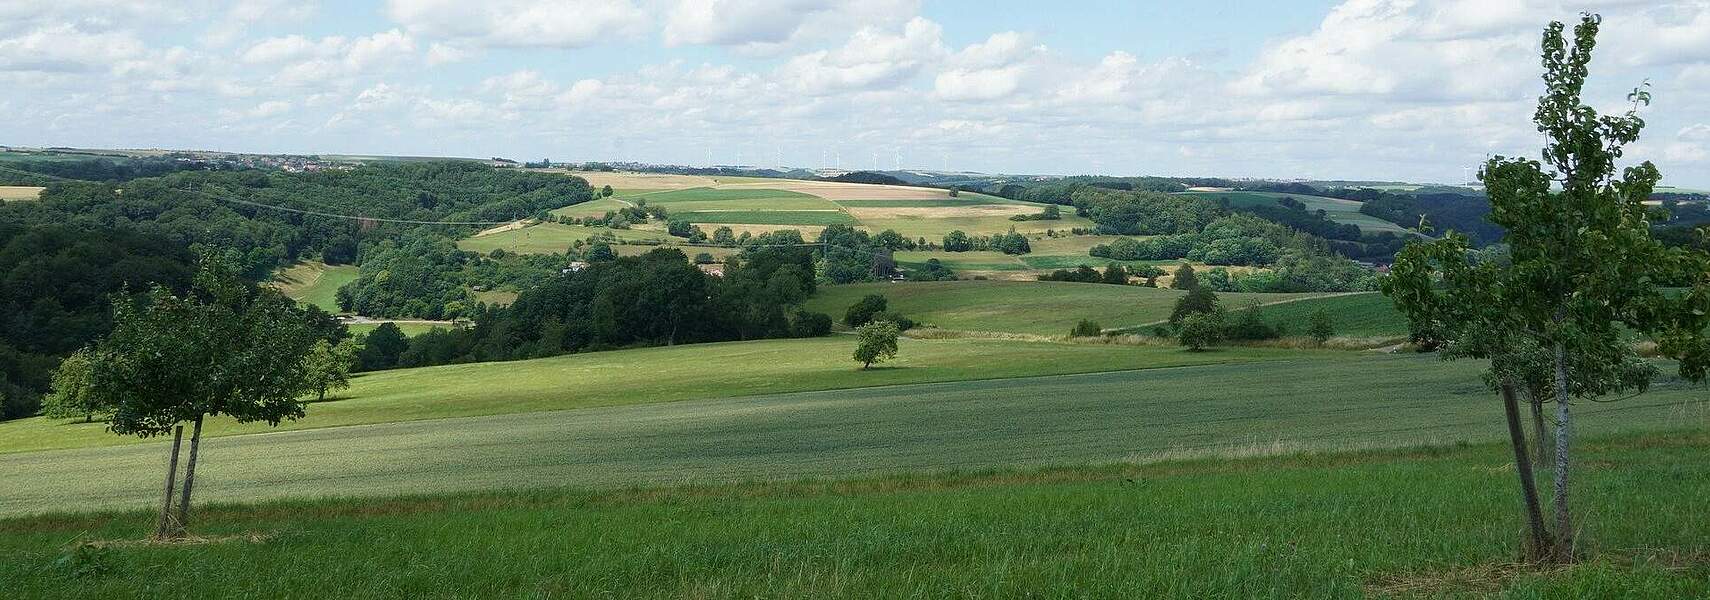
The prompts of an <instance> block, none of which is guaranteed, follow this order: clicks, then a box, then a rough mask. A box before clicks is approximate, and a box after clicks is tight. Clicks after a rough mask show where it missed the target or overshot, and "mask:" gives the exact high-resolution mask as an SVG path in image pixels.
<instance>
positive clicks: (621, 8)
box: [386, 0, 649, 48]
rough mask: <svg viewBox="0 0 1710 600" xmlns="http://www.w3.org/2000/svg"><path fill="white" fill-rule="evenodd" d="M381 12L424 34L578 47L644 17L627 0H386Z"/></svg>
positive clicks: (621, 32)
mask: <svg viewBox="0 0 1710 600" xmlns="http://www.w3.org/2000/svg"><path fill="white" fill-rule="evenodd" d="M386 15H387V16H389V17H390V18H391V19H392V20H393V21H396V22H397V23H398V24H400V25H402V26H404V29H406V30H407V31H409V32H410V33H412V34H416V35H419V36H421V37H424V38H429V39H441V40H454V41H458V42H462V43H466V44H470V45H477V46H488V47H557V48H580V47H583V46H589V45H592V44H594V43H596V42H599V41H601V40H602V39H605V38H608V37H612V36H630V35H633V34H636V33H638V32H640V31H641V30H642V29H643V28H644V27H645V26H646V25H647V24H648V22H649V18H648V16H647V14H646V13H645V12H644V11H642V10H641V9H640V8H637V7H636V6H635V4H633V3H631V2H630V1H629V0H569V1H565V2H540V1H538V0H484V1H481V2H467V1H463V0H387V2H386Z"/></svg>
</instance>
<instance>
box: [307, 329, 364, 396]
mask: <svg viewBox="0 0 1710 600" xmlns="http://www.w3.org/2000/svg"><path fill="white" fill-rule="evenodd" d="M303 361H304V365H303V367H304V369H305V370H306V371H307V375H308V377H309V388H310V389H312V390H314V392H315V401H317V402H319V401H323V400H326V399H327V392H328V391H333V390H342V389H344V388H347V387H350V369H351V367H353V366H355V365H356V343H355V342H352V341H350V340H344V341H342V342H339V343H337V344H331V343H328V342H327V341H326V340H324V339H323V340H318V341H316V342H315V345H314V347H313V348H310V349H309V355H308V356H307V357H304V359H303Z"/></svg>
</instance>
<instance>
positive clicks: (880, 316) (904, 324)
mask: <svg viewBox="0 0 1710 600" xmlns="http://www.w3.org/2000/svg"><path fill="white" fill-rule="evenodd" d="M872 321H889V322H891V323H896V324H897V329H899V330H902V331H908V330H910V329H914V326H915V325H916V323H915V322H914V319H910V318H908V317H905V316H902V315H900V314H897V313H892V312H880V313H875V314H874V315H873V318H872ZM872 321H869V322H872Z"/></svg>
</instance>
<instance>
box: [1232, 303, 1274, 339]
mask: <svg viewBox="0 0 1710 600" xmlns="http://www.w3.org/2000/svg"><path fill="white" fill-rule="evenodd" d="M1224 337H1225V338H1227V339H1231V340H1242V341H1252V340H1274V339H1277V338H1279V337H1282V333H1281V332H1279V331H1277V329H1276V328H1275V327H1272V326H1270V325H1268V324H1266V323H1265V317H1264V313H1262V312H1260V310H1259V303H1258V302H1257V301H1254V302H1252V303H1251V304H1248V305H1247V308H1246V309H1245V310H1242V311H1241V314H1240V317H1239V318H1237V319H1236V320H1235V322H1234V323H1230V324H1229V329H1228V330H1227V331H1225V332H1224Z"/></svg>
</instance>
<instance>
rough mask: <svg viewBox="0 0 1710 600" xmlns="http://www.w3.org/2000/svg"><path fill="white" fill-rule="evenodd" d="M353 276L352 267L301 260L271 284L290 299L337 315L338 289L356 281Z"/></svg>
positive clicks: (354, 271) (354, 269)
mask: <svg viewBox="0 0 1710 600" xmlns="http://www.w3.org/2000/svg"><path fill="white" fill-rule="evenodd" d="M356 276H357V269H356V266H355V265H331V266H329V265H326V264H323V263H321V262H320V261H304V262H300V263H297V264H295V265H292V266H290V267H287V268H285V269H284V270H281V271H280V272H279V273H277V274H275V275H274V277H273V285H274V286H276V287H278V288H279V291H281V292H284V293H285V295H286V296H289V297H290V298H291V299H292V300H296V301H298V302H302V303H304V304H313V305H315V306H319V307H321V309H322V310H325V311H327V312H330V313H337V312H340V310H339V307H338V288H341V287H344V284H347V283H350V282H352V281H356Z"/></svg>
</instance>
